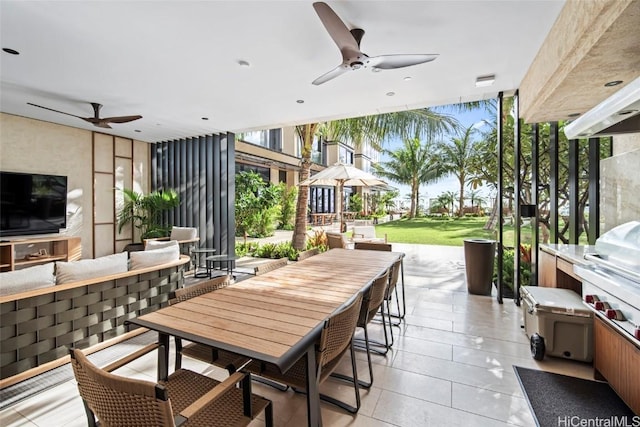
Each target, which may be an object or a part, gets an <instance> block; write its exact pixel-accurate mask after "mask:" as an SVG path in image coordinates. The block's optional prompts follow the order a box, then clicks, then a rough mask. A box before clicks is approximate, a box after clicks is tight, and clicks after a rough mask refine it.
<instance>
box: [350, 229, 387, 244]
mask: <svg viewBox="0 0 640 427" xmlns="http://www.w3.org/2000/svg"><path fill="white" fill-rule="evenodd" d="M351 239H352V240H353V241H354V242H358V241H363V242H382V243H387V235H386V233H385V235H384V238H381V237H376V228H375V227H374V226H373V225H354V226H353V232H352V234H351Z"/></svg>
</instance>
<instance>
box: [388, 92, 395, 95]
mask: <svg viewBox="0 0 640 427" xmlns="http://www.w3.org/2000/svg"><path fill="white" fill-rule="evenodd" d="M395 94H396V93H395V92H387V96H393V95H395Z"/></svg>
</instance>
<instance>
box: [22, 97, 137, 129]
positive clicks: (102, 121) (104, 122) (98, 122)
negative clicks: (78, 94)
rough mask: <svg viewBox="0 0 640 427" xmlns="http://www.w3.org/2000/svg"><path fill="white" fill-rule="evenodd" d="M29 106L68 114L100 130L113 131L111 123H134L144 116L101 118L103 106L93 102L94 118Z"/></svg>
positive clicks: (40, 106) (39, 106) (35, 105)
mask: <svg viewBox="0 0 640 427" xmlns="http://www.w3.org/2000/svg"><path fill="white" fill-rule="evenodd" d="M27 104H29V105H33V106H34V107H38V108H43V109H45V110H49V111H53V112H55V113H60V114H66V115H67V116H71V117H77V118H79V119H82V120H84V121H85V122H89V123H91V124H92V125H94V126H97V127H99V128H105V129H111V126H109V123H127V122H132V121H134V120H138V119H141V118H142V116H137V115H136V116H118V117H100V108H102V105H101V104H98V103H97V102H92V103H91V105H92V106H93V117H82V116H76V115H75V114H71V113H65V112H64V111H59V110H54V109H53V108H49V107H43V106H42V105H37V104H32V103H31V102H27Z"/></svg>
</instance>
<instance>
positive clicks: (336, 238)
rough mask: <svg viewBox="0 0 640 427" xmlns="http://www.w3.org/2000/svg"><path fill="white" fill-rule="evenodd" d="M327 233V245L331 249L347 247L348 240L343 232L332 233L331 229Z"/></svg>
mask: <svg viewBox="0 0 640 427" xmlns="http://www.w3.org/2000/svg"><path fill="white" fill-rule="evenodd" d="M325 234H326V236H327V246H328V247H329V249H334V248H340V249H347V241H346V239H345V238H344V236H343V235H342V234H340V233H332V232H330V231H327V232H326V233H325Z"/></svg>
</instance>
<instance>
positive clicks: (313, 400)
mask: <svg viewBox="0 0 640 427" xmlns="http://www.w3.org/2000/svg"><path fill="white" fill-rule="evenodd" d="M307 422H308V424H309V427H320V426H322V416H321V415H320V387H319V386H318V377H317V369H316V349H315V344H312V345H311V346H309V348H308V349H307Z"/></svg>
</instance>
